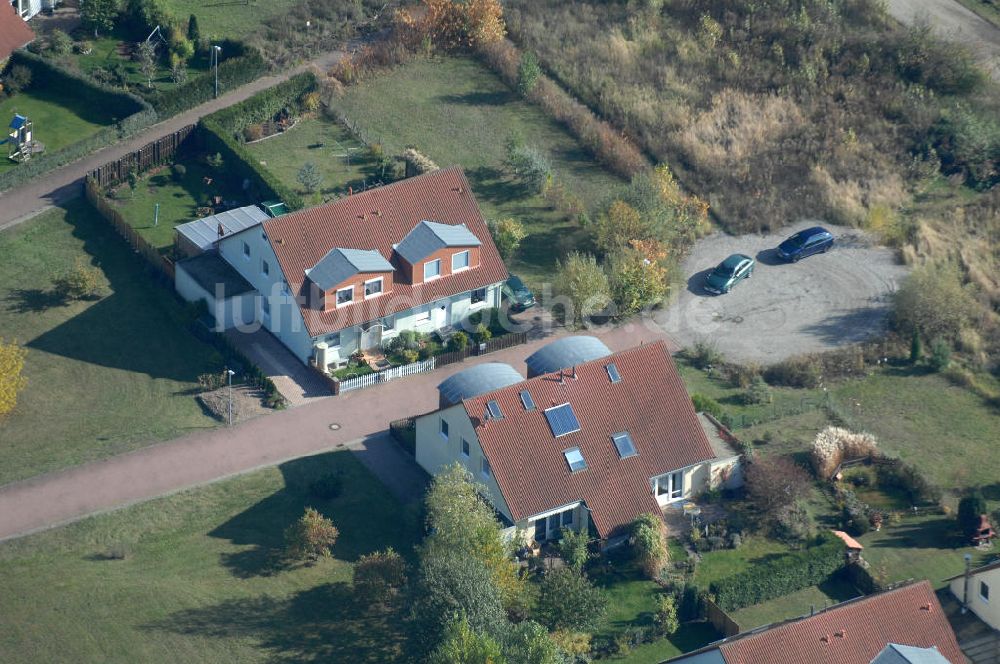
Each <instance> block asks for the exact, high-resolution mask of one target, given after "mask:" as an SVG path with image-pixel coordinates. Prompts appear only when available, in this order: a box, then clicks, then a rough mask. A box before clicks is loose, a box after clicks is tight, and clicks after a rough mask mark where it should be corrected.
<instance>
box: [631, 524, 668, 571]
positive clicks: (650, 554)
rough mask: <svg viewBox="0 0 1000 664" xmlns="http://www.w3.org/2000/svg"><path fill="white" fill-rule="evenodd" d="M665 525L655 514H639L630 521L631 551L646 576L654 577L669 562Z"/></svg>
mask: <svg viewBox="0 0 1000 664" xmlns="http://www.w3.org/2000/svg"><path fill="white" fill-rule="evenodd" d="M666 534H667V531H666V526H665V525H664V523H663V519H662V518H661V517H659V516H658V515H656V514H640V515H639V516H638V517H636V519H635V521H633V522H632V536H631V539H630V541H631V543H632V552H633V555H634V556H635V558H636V560H637V561H638V563H639V566H640V567H642V570H643V572H645V574H646V576H648V577H649V578H651V579H655V578H656V577H658V576H659V574H660V571H661V570H662V569H663V568H664V566H665V565H666V564H667V562H669V560H670V557H669V553H668V550H667V542H666Z"/></svg>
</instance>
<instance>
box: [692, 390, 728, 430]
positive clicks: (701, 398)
mask: <svg viewBox="0 0 1000 664" xmlns="http://www.w3.org/2000/svg"><path fill="white" fill-rule="evenodd" d="M691 405H693V406H694V409H695V411H696V412H699V413H708V414H709V415H711V416H712V417H714V418H715V419H717V420H719V421H720V422H722V424H723V425H724V426H727V427H729V426H732V423H733V418H732V417H731V416H730V415H729V413H727V412H726V411H725V410H723V408H722V404H720V403H719V402H718V401H716V400H715V399H713V398H712V397H706V396H705V395H704V394H698V393H697V392H695V393H694V394H692V395H691Z"/></svg>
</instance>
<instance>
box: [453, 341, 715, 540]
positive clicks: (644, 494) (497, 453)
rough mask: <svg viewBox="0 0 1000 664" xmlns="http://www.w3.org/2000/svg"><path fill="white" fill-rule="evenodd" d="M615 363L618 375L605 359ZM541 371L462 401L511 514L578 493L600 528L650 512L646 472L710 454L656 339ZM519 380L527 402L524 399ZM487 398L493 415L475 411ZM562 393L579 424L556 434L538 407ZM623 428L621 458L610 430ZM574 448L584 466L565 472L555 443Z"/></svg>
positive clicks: (618, 527)
mask: <svg viewBox="0 0 1000 664" xmlns="http://www.w3.org/2000/svg"><path fill="white" fill-rule="evenodd" d="M611 363H614V364H615V367H616V368H617V370H618V375H620V377H621V380H620V382H612V380H611V379H610V378H609V374H608V369H607V366H608V365H609V364H611ZM575 372H576V377H575V378H574V377H573V369H567V370H565V371H564V372H563V375H562V380H560V374H559V372H556V373H551V374H544V375H541V376H538V377H535V378H532V379H529V380H527V381H524V382H521V383H517V384H514V385H511V386H509V387H505V388H502V389H499V390H496V391H493V392H487V393H486V394H481V395H479V396H477V397H474V398H470V399H466V400H465V401H463V402H462V403H463V404H464V406H465V410H466V412H467V413H468V415H469V417H470V418H471V419H472V422H473V424H474V426H476V434H477V436H478V437H479V442H480V445H481V446H482V448H483V452H484V453H485V455H486V458H487V459H488V460H489V462H490V467H491V470H492V472H493V476H494V477H495V478H496V480H497V483H498V484H499V486H500V491H501V492H502V493H503V497H504V499H505V501H506V502H507V506H508V507H509V508H510V511H511V516H512V517H513V518H514V519H515V520H520V519H523V518H526V517H530V516H533V515H535V514H539V513H541V512H545V511H547V510H550V509H554V508H556V507H561V506H563V505H567V504H569V503H573V502H576V501H581V500H582V501H584V502H585V504H586V506H587V508H588V509H589V510H590V512H591V517H592V519H593V521H594V525H595V526H596V527H597V532H598V533H599V534H600V536H601V537H605V538H606V537H611V536H615V535H617V534H619V533H621V532H622V529H623V528H624V527H626V526H627V525H628V524H629V523H631V522H632V521H633V520H634V519H635V518H636V517H637V516H639V515H640V514H643V513H646V512H653V513H659V510H660V508H659V506H658V504H657V502H656V499H655V497H654V496H653V493H652V487H651V485H650V479H651V478H653V477H655V476H658V475H662V474H664V473H668V472H671V471H675V470H679V469H681V468H685V467H687V466H691V465H694V464H697V463H700V462H702V461H705V460H707V459H713V458H715V455H714V454H713V452H712V448H711V445H710V444H709V441H708V438H707V437H706V435H705V431H704V429H703V428H702V426H701V423H700V421H699V420H698V417H697V415H696V414H695V411H694V408H693V407H692V405H691V398H690V397H689V396H688V393H687V390H686V389H685V388H684V384H683V383H682V382H681V379H680V376H679V375H678V373H677V369H676V367H675V366H674V363H673V360H672V359H671V358H670V355H669V353H668V351H667V347H666V344H664V343H663V342H662V341H660V342H657V343H653V344H649V345H645V346H639V347H638V348H633V349H630V350H625V351H622V352H619V353H614V354H612V355H609V356H607V357H603V358H601V359H598V360H594V361H592V362H587V363H585V364H581V365H579V366H577V367H576V368H575ZM523 390H527V391H528V393H529V394H530V395H531V399H532V401H533V403H534V405H535V406H536V408H535V409H534V410H531V411H528V410H526V409H525V407H524V405H523V403H522V400H521V392H522V391H523ZM490 401H496V403H497V405H498V406H499V407H500V410H501V411H502V413H503V417H502V418H501V419H492V418H491V419H489V420H486V419H485V413H486V409H487V404H488V403H489V402H490ZM565 403H569V404H570V405H571V406H572V408H573V412H574V414H575V415H576V418H577V420H578V422H579V427H580V428H579V431H575V432H572V433H567V434H565V435H562V436H560V437H558V438H556V437H554V435H553V431H552V429H551V427H550V425H549V422H548V420H547V418H546V415H545V412H544V411H545V410H546V409H548V408H550V407H554V406H557V405H560V404H565ZM620 432H627V433H628V434H629V436H630V438H631V439H632V443H633V445H634V447H635V450H636V452H637V454H636V455H634V456H628V457H625V458H621V457H620V456H619V453H618V451H617V449H616V447H615V444H614V442H613V441H612V438H611V437H612V435H614V434H616V433H620ZM574 447H576V448H579V450H580V451H581V453H582V454H583V458H584V461H585V462H586V464H587V468H586V469H584V470H580V471H578V472H575V473H574V472H571V471H570V468H569V465H568V464H567V460H566V458H565V456H564V454H563V452H564V451H565V450H567V449H569V448H574Z"/></svg>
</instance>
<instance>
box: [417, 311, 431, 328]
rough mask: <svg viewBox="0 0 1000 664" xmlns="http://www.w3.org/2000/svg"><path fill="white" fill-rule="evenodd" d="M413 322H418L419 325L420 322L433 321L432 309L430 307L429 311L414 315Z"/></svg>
mask: <svg viewBox="0 0 1000 664" xmlns="http://www.w3.org/2000/svg"><path fill="white" fill-rule="evenodd" d="M413 322H414V323H415V324H417V325H419V324H420V323H429V322H431V312H430V309H428V310H427V311H421V312H420V313H418V314H417V315H416V316H414V317H413Z"/></svg>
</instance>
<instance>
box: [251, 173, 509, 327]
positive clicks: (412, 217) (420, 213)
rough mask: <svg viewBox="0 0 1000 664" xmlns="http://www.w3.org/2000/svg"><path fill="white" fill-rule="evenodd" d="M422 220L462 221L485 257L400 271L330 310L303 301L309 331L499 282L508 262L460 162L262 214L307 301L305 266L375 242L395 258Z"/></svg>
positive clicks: (286, 267)
mask: <svg viewBox="0 0 1000 664" xmlns="http://www.w3.org/2000/svg"><path fill="white" fill-rule="evenodd" d="M421 221H433V222H437V223H441V224H449V225H460V224H464V225H465V227H466V228H468V230H469V231H471V232H472V233H473V234H474V235H475V236H476V237H477V238H478V239H479V241H480V243H481V245H480V255H479V265H478V266H477V267H474V268H471V269H468V270H464V271H462V272H459V273H457V274H452V275H448V276H445V277H441V278H440V279H435V280H433V281H429V282H427V283H422V284H415V285H414V284H408V283H404V282H402V280H401V279H398V280H397V279H394V282H393V286H392V292H391V294H386V295H383V296H381V297H375V298H372V299H369V300H362V301H358V302H355V303H354V304H351V305H348V306H344V307H338V308H337V309H334V310H330V311H325V312H324V311H320V310H318V309H312V308H309V306H308V305H306V304H300V307H299V308H300V310H301V311H302V317H303V319H304V320H305V324H306V329H307V330H308V332H309V334H310V336H314V337H315V336H318V335H321V334H326V333H328V332H335V331H337V330H340V329H343V328H345V327H350V326H352V325H357V324H360V323H365V322H368V321H371V320H376V319H379V318H382V317H383V316H387V315H390V314H393V313H397V312H399V311H403V310H406V309H409V308H411V307H414V306H418V305H420V304H425V303H428V302H433V301H434V300H438V299H441V298H445V297H450V296H452V295H457V294H459V293H464V292H466V291H471V290H476V289H479V288H483V287H485V286H489V285H490V284H495V283H499V282H501V281H504V280H506V279H507V276H508V275H507V268H506V267H504V264H503V260H501V258H500V254H499V252H497V249H496V246H495V245H494V244H493V238H492V236H491V235H490V232H489V230H487V228H486V222H485V221H484V220H483V215H482V213H481V212H480V211H479V205H478V204H477V203H476V199H475V197H474V196H473V194H472V190H471V189H470V188H469V183H468V181H467V180H466V179H465V175H464V174H463V173H462V171H461V169H458V168H448V169H444V170H440V171H435V172H433V173H427V174H424V175H418V176H416V177H412V178H408V179H406V180H401V181H399V182H395V183H393V184H389V185H386V186H384V187H378V188H375V189H369V190H368V191H365V192H363V193H360V194H353V195H351V196H347V197H345V198H342V199H340V200H338V201H336V202H334V203H330V204H328V205H323V206H320V207H316V208H311V209H308V210H302V211H299V212H294V213H292V214H286V215H283V216H280V217H276V218H274V219H270V220H268V221H265V222H264V230H265V232H266V233H267V238H268V240H269V241H270V243H271V247H272V248H273V249H274V253H275V255H276V256H277V257H278V262H279V263H280V264H281V269H282V272H283V273H284V275H285V279H286V280H287V281H288V285H289V288H290V289H291V291H292V292H293V293H296V294H299V295H302V296H303V297H302V298H300V300H301V301H302V302H308V299H307V298H305V293H304V292H303V291H304V284H305V281H306V275H305V271H306V270H307V269H309V268H311V267H313V266H314V265H315V264H316V263H317V262H318V261H319V260H320V259H321V258H323V256H325V255H326V254H327V253H328V252H329V251H330V250H331V249H334V248H341V249H363V250H375V251H378V252H379V253H381V254H382V255H383V256H384V257H385V258H386V259H388V260H390V261H392V259H393V245H395V244H397V243H399V242H400V241H401V240H402V239H403V238H404V237H406V235H407V234H408V233H409V232H410V231H411V230H413V228H414V227H415V226H417V225H418V224H419V223H420V222H421ZM397 273H398V271H397Z"/></svg>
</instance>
